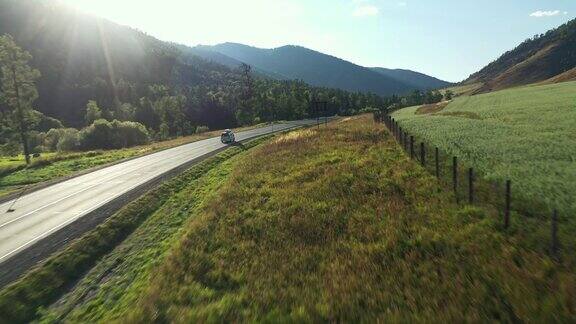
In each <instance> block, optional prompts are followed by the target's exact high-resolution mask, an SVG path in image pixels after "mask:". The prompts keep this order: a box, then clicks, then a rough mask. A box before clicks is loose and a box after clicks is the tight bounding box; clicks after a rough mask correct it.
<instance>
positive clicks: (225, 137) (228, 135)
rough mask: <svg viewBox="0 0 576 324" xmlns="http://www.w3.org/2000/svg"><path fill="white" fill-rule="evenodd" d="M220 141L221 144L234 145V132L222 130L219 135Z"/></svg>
mask: <svg viewBox="0 0 576 324" xmlns="http://www.w3.org/2000/svg"><path fill="white" fill-rule="evenodd" d="M220 141H221V142H222V143H223V144H231V143H234V142H235V141H236V138H235V137H234V132H233V131H232V130H231V129H226V130H224V131H223V132H222V135H220Z"/></svg>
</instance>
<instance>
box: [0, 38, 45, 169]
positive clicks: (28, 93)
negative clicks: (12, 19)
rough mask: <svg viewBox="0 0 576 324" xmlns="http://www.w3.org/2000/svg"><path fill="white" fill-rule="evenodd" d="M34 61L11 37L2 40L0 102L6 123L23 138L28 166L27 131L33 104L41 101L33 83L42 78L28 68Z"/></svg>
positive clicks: (0, 43)
mask: <svg viewBox="0 0 576 324" xmlns="http://www.w3.org/2000/svg"><path fill="white" fill-rule="evenodd" d="M31 59H32V56H31V55H30V54H29V53H28V52H26V51H24V50H22V49H21V48H20V47H18V45H16V43H15V42H14V39H13V38H12V37H11V36H10V35H4V36H0V85H1V92H0V99H1V100H2V102H3V103H4V105H5V106H6V107H8V111H9V116H8V118H7V121H8V122H10V123H11V124H12V128H13V129H15V130H16V131H17V132H18V133H19V135H20V140H21V143H22V148H23V150H24V157H25V158H26V163H27V164H29V163H30V150H29V147H28V130H29V129H30V128H31V126H32V123H33V120H34V115H33V109H32V104H33V103H34V101H35V100H36V98H38V91H37V90H36V85H35V83H34V82H35V81H36V80H37V79H38V78H39V77H40V72H38V70H35V69H32V68H31V67H30V66H29V65H28V62H29V61H30V60H31Z"/></svg>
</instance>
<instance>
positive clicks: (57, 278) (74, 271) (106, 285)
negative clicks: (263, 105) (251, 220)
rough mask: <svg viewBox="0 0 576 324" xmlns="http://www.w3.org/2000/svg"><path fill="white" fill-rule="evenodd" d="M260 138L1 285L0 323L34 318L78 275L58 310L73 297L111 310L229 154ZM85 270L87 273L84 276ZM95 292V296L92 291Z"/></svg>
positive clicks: (220, 173)
mask: <svg viewBox="0 0 576 324" xmlns="http://www.w3.org/2000/svg"><path fill="white" fill-rule="evenodd" d="M263 140H265V138H261V139H258V140H254V141H251V142H248V143H246V144H244V145H243V146H242V147H234V148H230V149H228V150H226V151H224V152H223V153H220V154H218V155H216V156H214V157H211V158H208V159H207V160H205V161H202V162H200V163H199V164H197V165H195V166H193V167H191V168H190V169H189V170H187V171H186V172H184V173H183V174H182V175H180V176H178V177H176V178H174V179H172V180H170V181H168V182H167V183H165V184H163V185H161V186H160V187H158V188H156V189H153V190H152V191H150V192H148V193H146V194H145V195H144V196H142V197H141V198H139V199H138V200H136V201H134V202H132V203H130V204H129V205H127V206H126V207H124V208H123V209H122V210H120V211H119V212H118V213H116V214H115V215H113V216H111V217H110V218H109V219H108V220H107V221H106V222H104V223H103V224H102V225H100V226H98V227H97V228H96V229H95V230H93V231H91V232H89V233H87V234H86V235H85V236H83V237H82V238H80V239H78V240H76V241H75V242H74V243H72V244H71V245H70V246H69V247H67V248H66V249H64V250H63V251H61V252H59V253H57V254H56V255H54V256H52V257H50V258H49V259H48V260H47V261H46V262H45V263H43V264H41V265H40V266H38V267H37V268H35V269H33V270H32V271H30V272H29V273H27V274H26V276H24V277H23V278H21V279H19V280H18V281H16V282H15V283H13V284H11V285H10V286H8V287H7V288H4V289H3V290H2V291H0V314H2V316H1V317H0V323H3V322H9V323H20V322H27V321H30V320H32V319H34V318H36V317H37V315H36V314H37V313H38V312H40V313H42V312H43V311H42V309H44V307H46V306H48V305H50V304H52V303H54V302H55V301H56V300H57V299H58V298H60V297H61V296H62V294H63V293H65V292H66V291H67V290H68V289H69V288H70V285H71V284H73V283H75V282H76V281H77V280H79V279H81V278H82V277H84V279H82V280H81V281H80V282H78V283H77V284H76V285H75V288H74V290H73V292H72V293H71V294H70V296H69V297H66V298H64V299H63V301H62V302H61V303H62V305H61V307H60V308H59V312H64V313H67V312H68V311H70V309H67V308H66V307H67V304H65V302H64V301H66V300H67V299H72V302H78V300H76V299H75V298H79V299H80V300H81V301H84V302H86V303H88V302H89V301H91V302H92V301H93V300H97V301H98V302H105V304H106V305H105V307H106V308H107V309H108V310H111V309H113V307H112V306H113V305H116V303H118V300H116V299H115V297H117V296H118V295H119V294H120V293H123V294H128V292H130V291H134V290H136V291H137V289H138V286H137V285H136V286H131V285H130V284H131V283H132V282H135V283H136V282H137V281H138V280H137V279H140V278H142V277H143V278H148V277H149V276H150V272H149V270H150V267H151V266H153V265H155V264H156V263H157V262H158V261H159V260H161V259H162V258H161V255H162V254H163V252H164V251H165V250H166V249H167V248H168V247H169V246H170V242H171V240H173V239H174V237H175V234H176V233H177V232H178V230H179V228H180V227H181V225H182V223H183V222H184V221H185V220H186V219H187V217H189V216H190V214H191V213H193V211H194V210H195V209H196V208H198V206H200V205H201V204H202V203H203V201H204V200H206V199H207V197H208V196H209V195H211V194H213V192H214V191H215V190H216V189H217V187H218V186H219V185H220V183H221V182H222V181H223V179H225V178H226V176H227V173H228V172H229V170H230V165H231V164H232V163H233V161H234V159H235V156H236V155H238V154H244V153H242V152H243V151H244V150H246V149H248V148H251V147H253V146H255V145H257V144H258V143H260V142H262V141H263ZM133 232H134V233H133ZM97 262H98V263H97ZM96 263H97V265H96ZM90 269H91V270H90ZM88 270H90V272H88V273H87V274H86V271H88ZM140 281H141V280H140ZM128 288H132V290H129V289H128ZM125 289H126V290H125ZM95 291H98V292H99V293H98V295H94V292H95ZM108 297H111V298H112V299H107V298H108ZM100 298H104V299H103V300H102V299H100ZM94 303H96V301H94V302H92V304H94ZM120 305H121V304H120ZM78 310H80V307H78ZM91 310H92V312H93V314H92V315H91V316H94V317H95V316H97V312H96V309H94V308H92V309H91ZM52 315H53V313H50V314H49V315H46V316H48V317H49V318H50V316H52Z"/></svg>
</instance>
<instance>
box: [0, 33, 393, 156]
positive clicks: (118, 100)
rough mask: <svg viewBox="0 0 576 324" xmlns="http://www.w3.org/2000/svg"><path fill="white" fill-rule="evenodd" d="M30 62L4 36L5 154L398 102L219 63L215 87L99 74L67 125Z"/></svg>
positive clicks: (118, 142)
mask: <svg viewBox="0 0 576 324" xmlns="http://www.w3.org/2000/svg"><path fill="white" fill-rule="evenodd" d="M31 60H32V56H31V55H30V54H29V53H28V52H26V51H25V50H23V49H21V48H20V47H19V46H18V45H17V44H16V43H15V41H14V39H13V38H12V37H11V36H9V35H4V36H1V37H0V74H1V79H0V80H1V81H0V89H1V92H0V119H1V121H2V123H1V126H0V135H1V136H0V145H1V146H0V149H1V150H2V152H3V153H4V154H15V153H16V152H18V151H20V150H22V152H23V153H24V156H25V157H26V160H27V162H29V156H30V154H32V153H37V152H40V151H52V150H60V151H71V150H88V149H110V148H121V147H128V146H132V145H138V144H144V143H147V142H149V141H150V140H164V139H168V138H171V137H176V136H185V135H190V134H193V133H196V132H203V131H206V130H208V129H219V128H230V127H237V126H244V125H252V124H258V123H262V122H271V121H275V120H294V119H303V118H313V117H316V116H318V115H335V114H338V115H352V114H355V113H357V112H359V110H360V109H361V108H364V107H382V106H385V105H387V104H388V105H389V104H391V102H390V100H389V99H385V98H381V97H379V96H377V95H373V94H363V93H349V92H346V91H342V90H338V89H326V88H318V87H311V86H309V85H307V84H306V83H304V82H302V81H278V80H272V79H265V78H257V77H254V76H253V75H252V73H251V69H250V67H249V66H248V65H242V66H241V67H239V69H238V70H231V69H228V70H227V71H226V69H225V68H222V67H219V68H220V69H224V70H225V72H226V78H221V80H226V82H218V83H217V84H212V85H206V84H197V85H190V86H185V85H182V84H180V85H175V86H169V85H166V84H148V85H143V84H139V83H137V82H130V81H126V80H124V79H119V80H116V81H115V82H113V84H112V87H110V83H107V82H104V81H103V80H98V79H96V81H95V84H96V85H97V86H96V89H97V90H96V91H94V92H93V96H92V97H93V99H91V100H88V101H87V102H86V104H85V106H84V107H82V108H81V111H82V114H81V115H82V120H81V121H72V124H74V125H80V126H79V127H64V124H65V123H71V121H70V120H68V121H64V123H63V122H61V121H59V120H57V119H55V118H52V117H48V116H45V115H44V114H42V113H40V112H38V111H37V110H36V109H35V102H36V100H37V99H38V91H37V90H36V82H37V80H38V79H39V78H40V76H41V74H40V72H39V71H38V70H36V69H34V68H32V67H31V66H30V62H31ZM98 85H99V87H100V89H98ZM314 101H326V102H327V103H328V104H327V107H328V109H327V111H316V110H315V109H314V105H313V104H312V103H313V102H314Z"/></svg>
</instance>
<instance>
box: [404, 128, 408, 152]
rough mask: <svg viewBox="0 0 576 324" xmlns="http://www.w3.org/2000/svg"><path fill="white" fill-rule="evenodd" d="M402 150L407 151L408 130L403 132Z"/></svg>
mask: <svg viewBox="0 0 576 324" xmlns="http://www.w3.org/2000/svg"><path fill="white" fill-rule="evenodd" d="M404 150H405V151H406V152H408V132H404Z"/></svg>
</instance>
